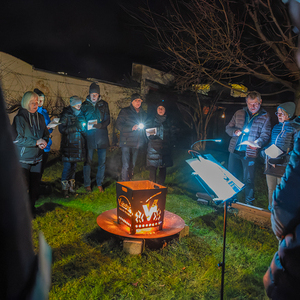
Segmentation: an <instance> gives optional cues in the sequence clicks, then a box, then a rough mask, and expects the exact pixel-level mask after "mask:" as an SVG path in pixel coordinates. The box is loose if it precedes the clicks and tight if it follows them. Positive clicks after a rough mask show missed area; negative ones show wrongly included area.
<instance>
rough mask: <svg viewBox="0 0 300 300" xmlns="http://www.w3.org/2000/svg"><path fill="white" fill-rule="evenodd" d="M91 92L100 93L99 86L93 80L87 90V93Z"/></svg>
mask: <svg viewBox="0 0 300 300" xmlns="http://www.w3.org/2000/svg"><path fill="white" fill-rule="evenodd" d="M93 93H97V94H99V95H100V87H99V85H98V84H97V83H96V82H93V83H92V84H91V85H90V90H89V94H93Z"/></svg>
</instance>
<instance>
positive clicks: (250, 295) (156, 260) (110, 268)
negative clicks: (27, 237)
mask: <svg viewBox="0 0 300 300" xmlns="http://www.w3.org/2000/svg"><path fill="white" fill-rule="evenodd" d="M184 158H185V153H180V155H178V163H177V164H176V165H175V166H174V167H172V168H170V169H168V177H167V180H166V186H168V195H167V201H166V209H167V210H168V211H171V212H173V213H176V214H177V215H179V216H180V217H182V218H183V219H184V221H185V223H186V224H187V225H188V226H189V229H190V234H189V236H187V237H184V238H181V239H180V240H178V239H176V240H172V241H171V242H168V243H167V244H165V245H164V247H163V248H161V249H158V250H157V249H156V250H153V249H149V248H146V249H145V251H144V252H143V253H142V254H141V255H137V256H130V255H128V254H125V253H124V252H123V251H122V241H121V240H119V239H116V238H113V237H111V236H110V235H108V234H106V233H105V232H103V231H102V230H101V229H100V228H99V227H98V225H97V223H96V218H97V216H98V215H99V214H101V213H102V212H104V211H106V210H109V209H112V208H115V207H116V189H115V181H114V180H112V179H111V178H107V183H106V188H105V192H104V193H102V194H100V193H99V192H98V191H97V189H94V190H93V192H92V193H90V194H87V193H86V192H85V190H84V188H83V187H82V186H80V188H79V189H78V195H76V196H74V197H71V198H69V199H64V198H62V197H61V196H60V193H59V188H60V186H59V184H60V176H61V171H62V164H61V162H59V161H57V162H56V163H55V164H53V165H52V166H51V167H50V168H47V169H46V170H45V174H44V177H43V180H44V181H47V182H48V183H49V184H51V186H52V194H50V195H48V196H42V197H41V199H40V200H39V202H38V203H37V204H38V206H39V214H38V216H37V217H36V219H35V220H34V221H33V238H34V245H35V249H36V250H38V245H37V237H38V232H39V231H42V232H43V233H44V235H45V238H46V240H47V242H48V243H49V245H50V246H51V248H52V251H53V265H52V289H51V291H50V299H83V300H85V299H219V298H220V286H221V270H220V269H218V267H217V264H218V263H219V262H221V261H222V245H223V213H222V208H220V207H214V206H201V205H199V204H198V203H197V202H196V201H195V199H194V197H193V193H192V192H191V189H190V188H189V187H188V188H187V189H185V188H186V186H188V184H189V178H188V176H190V175H188V173H190V172H191V170H189V168H187V167H186V165H185V164H186V163H185V162H184ZM81 170H82V164H80V165H79V166H78V171H79V173H80V171H81ZM135 179H148V172H147V171H146V170H144V169H141V170H140V172H138V173H137V174H136V175H135ZM79 184H80V180H79ZM261 189H262V188H261ZM264 196H266V191H265V192H264ZM277 243H278V242H277V240H276V238H275V237H274V235H273V234H272V232H271V230H270V229H265V228H260V227H258V226H256V225H255V224H253V223H251V222H248V221H245V220H243V219H240V218H238V217H236V216H235V215H233V214H228V222H227V244H226V245H227V247H226V273H225V291H224V299H267V297H266V296H265V292H264V288H263V284H262V277H263V275H264V273H265V272H266V270H267V268H268V266H269V264H270V261H271V259H272V257H273V254H274V253H275V251H276V249H277Z"/></svg>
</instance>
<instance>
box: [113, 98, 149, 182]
mask: <svg viewBox="0 0 300 300" xmlns="http://www.w3.org/2000/svg"><path fill="white" fill-rule="evenodd" d="M142 102H143V100H142V99H141V96H140V95H139V94H137V93H135V94H132V96H131V104H130V106H128V107H125V108H122V109H121V111H120V113H119V115H118V118H117V121H116V127H117V129H118V130H119V131H120V147H121V149H122V173H121V180H122V181H128V180H130V179H131V178H132V176H133V169H134V167H135V163H136V160H137V156H138V152H139V149H140V148H141V147H142V146H143V145H144V144H145V141H146V137H145V130H144V126H145V121H146V113H145V111H144V110H143V109H142V107H141V105H142Z"/></svg>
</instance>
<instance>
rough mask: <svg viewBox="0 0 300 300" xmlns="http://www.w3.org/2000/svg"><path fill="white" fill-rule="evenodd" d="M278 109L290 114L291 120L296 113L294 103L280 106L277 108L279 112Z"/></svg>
mask: <svg viewBox="0 0 300 300" xmlns="http://www.w3.org/2000/svg"><path fill="white" fill-rule="evenodd" d="M278 108H281V109H283V110H284V111H285V112H286V113H287V114H288V116H289V118H291V117H292V116H293V115H294V113H295V109H296V105H295V103H294V102H285V103H282V104H280V105H279V106H278V107H277V110H278Z"/></svg>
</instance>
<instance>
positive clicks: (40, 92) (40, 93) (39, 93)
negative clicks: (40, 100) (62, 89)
mask: <svg viewBox="0 0 300 300" xmlns="http://www.w3.org/2000/svg"><path fill="white" fill-rule="evenodd" d="M33 91H34V92H35V93H36V94H38V96H44V97H45V94H44V93H43V92H42V91H41V90H39V89H34V90H33Z"/></svg>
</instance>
